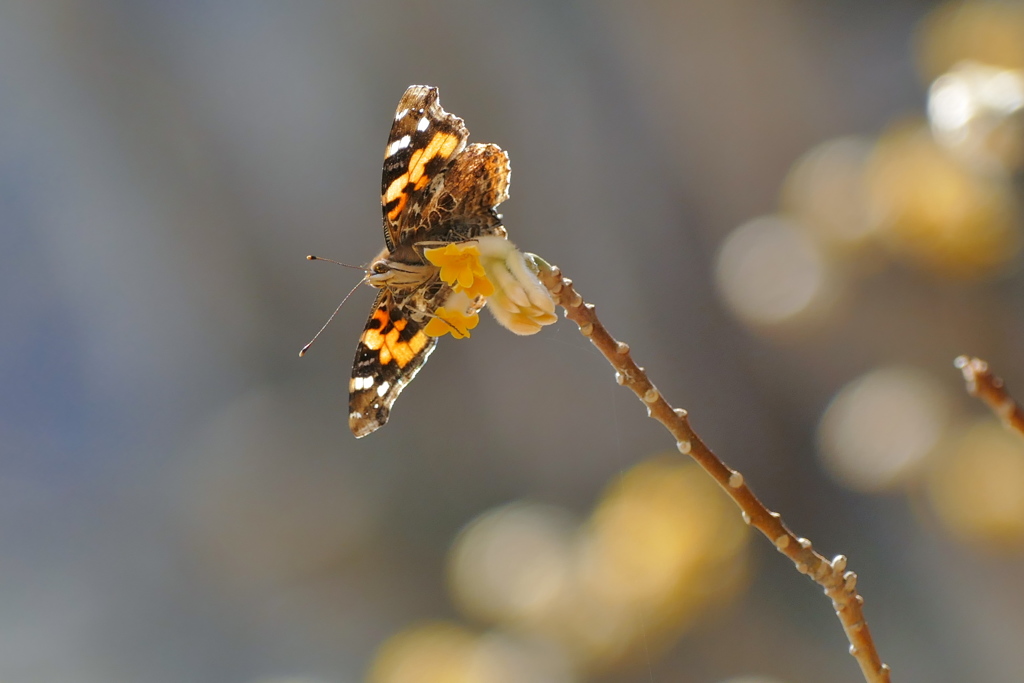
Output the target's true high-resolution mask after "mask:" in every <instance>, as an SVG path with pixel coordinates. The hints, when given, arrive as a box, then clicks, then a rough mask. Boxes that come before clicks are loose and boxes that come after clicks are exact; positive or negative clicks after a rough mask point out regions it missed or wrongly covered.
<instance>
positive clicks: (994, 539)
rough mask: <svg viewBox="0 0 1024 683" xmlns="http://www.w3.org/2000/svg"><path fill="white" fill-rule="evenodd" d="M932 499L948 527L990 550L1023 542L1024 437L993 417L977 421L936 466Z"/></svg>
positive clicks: (1017, 546)
mask: <svg viewBox="0 0 1024 683" xmlns="http://www.w3.org/2000/svg"><path fill="white" fill-rule="evenodd" d="M927 493H928V500H929V502H930V503H931V506H932V508H933V510H934V511H935V513H936V515H937V517H938V519H939V520H940V521H941V522H942V523H943V525H944V526H945V527H946V529H947V530H948V531H949V532H950V533H951V534H952V535H953V536H955V537H956V538H958V539H959V540H961V541H965V542H968V543H972V544H975V545H979V544H980V545H982V546H985V547H987V548H988V549H990V550H1004V551H1010V550H1019V549H1020V548H1022V547H1024V438H1022V437H1021V436H1020V435H1019V434H1017V433H1015V432H1011V431H1010V430H1009V429H1007V428H1006V427H1004V426H1003V425H1001V424H1000V423H999V422H997V421H996V420H994V419H992V418H984V419H982V420H980V421H979V422H977V423H975V424H974V425H972V426H971V427H969V428H968V429H966V430H965V431H964V433H963V434H962V435H961V436H960V437H959V438H958V439H956V440H955V441H954V442H953V443H952V444H951V446H950V448H949V450H948V452H946V453H945V454H944V457H943V458H941V459H940V460H939V461H938V462H937V463H936V464H935V466H934V467H933V468H932V470H931V472H930V473H929V477H928V486H927Z"/></svg>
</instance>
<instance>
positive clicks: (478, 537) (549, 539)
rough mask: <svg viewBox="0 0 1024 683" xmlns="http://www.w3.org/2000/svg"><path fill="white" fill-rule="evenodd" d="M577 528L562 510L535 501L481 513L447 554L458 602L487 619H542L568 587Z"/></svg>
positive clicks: (473, 613) (504, 620)
mask: <svg viewBox="0 0 1024 683" xmlns="http://www.w3.org/2000/svg"><path fill="white" fill-rule="evenodd" d="M575 530H576V525H575V523H574V522H573V521H572V520H571V518H570V517H569V516H568V515H567V514H566V513H565V512H563V511H561V510H559V509H557V508H554V507H551V506H547V505H540V504H536V503H514V504H511V505H506V506H503V507H500V508H497V509H495V510H491V511H489V512H486V513H485V514H483V515H481V516H480V517H478V518H477V519H475V520H474V521H472V522H470V524H469V525H468V526H467V527H466V528H465V529H464V530H463V531H462V533H461V534H459V536H458V538H457V539H456V540H455V543H454V546H453V548H452V551H451V554H450V561H449V579H450V584H451V590H452V595H453V597H454V598H455V601H456V603H457V604H458V605H459V607H460V608H461V609H462V611H463V612H464V613H465V614H466V615H468V616H471V617H474V618H477V619H483V620H486V621H492V622H531V623H536V622H539V621H542V620H544V619H545V618H546V617H548V616H549V614H550V612H551V610H552V609H554V607H555V606H556V604H557V602H558V601H559V599H560V598H561V597H562V595H563V592H564V590H565V588H566V582H567V580H568V573H569V571H570V564H571V558H570V552H571V544H572V539H573V535H574V533H575Z"/></svg>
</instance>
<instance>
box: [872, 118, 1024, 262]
mask: <svg viewBox="0 0 1024 683" xmlns="http://www.w3.org/2000/svg"><path fill="white" fill-rule="evenodd" d="M867 183H868V193H869V199H870V207H871V215H872V219H873V220H874V221H876V224H877V229H878V230H879V232H880V235H881V237H882V238H883V239H884V240H885V242H886V243H887V244H888V245H889V246H890V247H891V249H892V251H893V253H894V255H895V256H896V257H898V258H902V259H905V260H907V261H908V262H911V263H913V264H915V265H918V266H920V267H923V268H926V269H928V270H929V271H931V272H934V273H936V274H938V275H942V276H947V277H974V276H981V275H987V274H992V273H994V272H998V271H999V270H1000V269H1001V268H1002V267H1004V266H1005V265H1006V264H1007V263H1009V262H1010V261H1011V260H1012V259H1013V258H1014V257H1015V256H1016V255H1017V253H1018V251H1019V249H1020V241H1021V240H1020V228H1019V225H1018V220H1019V216H1018V207H1017V202H1016V199H1015V196H1014V193H1013V190H1012V186H1011V185H1010V183H1009V180H1008V178H1006V177H1004V176H1000V175H982V174H980V173H975V172H972V171H971V170H970V169H969V168H967V167H966V166H965V165H964V164H962V163H960V162H958V161H957V160H956V159H955V158H954V157H953V156H952V155H951V154H950V153H949V152H947V151H946V150H945V149H943V148H942V147H941V146H940V145H939V144H938V143H937V142H936V141H935V140H934V139H933V138H932V135H931V133H930V131H929V130H928V128H927V127H926V126H925V124H924V123H922V122H917V121H914V122H904V123H901V124H897V125H895V126H893V127H891V128H890V129H889V130H888V131H887V132H885V133H884V134H883V136H882V137H881V139H880V140H879V141H878V144H877V147H876V148H875V152H874V154H873V155H872V158H871V160H870V161H869V163H868V169H867Z"/></svg>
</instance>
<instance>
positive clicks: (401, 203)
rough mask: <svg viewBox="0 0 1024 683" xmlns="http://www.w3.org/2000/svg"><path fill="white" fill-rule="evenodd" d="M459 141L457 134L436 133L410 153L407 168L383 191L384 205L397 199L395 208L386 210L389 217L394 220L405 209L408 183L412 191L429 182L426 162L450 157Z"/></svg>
mask: <svg viewBox="0 0 1024 683" xmlns="http://www.w3.org/2000/svg"><path fill="white" fill-rule="evenodd" d="M461 142H462V140H461V139H460V138H459V136H458V135H453V134H451V133H437V134H436V135H434V137H432V138H431V139H430V142H428V143H427V146H426V147H424V148H423V149H418V150H416V151H415V152H413V153H412V156H410V157H409V170H408V171H406V172H405V173H403V174H402V175H400V176H398V177H397V178H395V179H394V180H393V181H391V184H390V185H388V189H386V190H385V191H384V197H383V203H384V205H385V206H387V205H388V204H390V203H391V202H393V201H396V200H397V201H398V204H396V205H395V208H393V209H391V210H390V211H388V218H389V219H391V220H395V219H396V218H398V216H399V214H401V213H402V211H403V210H404V209H405V205H406V204H407V203H408V201H409V193H408V191H407V188H408V186H409V185H410V184H411V185H412V186H413V188H412V189H413V191H418V190H422V189H423V188H424V187H426V186H427V183H429V182H430V177H429V176H427V175H426V174H425V173H426V169H427V164H429V163H430V162H431V161H433V160H434V159H436V158H438V157H441V158H442V159H448V158H450V157H451V156H452V154H454V153H455V150H456V149H458V147H459V144H460V143H461Z"/></svg>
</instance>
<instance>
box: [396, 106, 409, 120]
mask: <svg viewBox="0 0 1024 683" xmlns="http://www.w3.org/2000/svg"><path fill="white" fill-rule="evenodd" d="M408 113H409V108H408V107H406V108H405V109H403V110H402V111H400V112H398V113H397V114H395V121H397V120H398V119H400V118H402V117H403V116H405V115H406V114H408Z"/></svg>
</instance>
